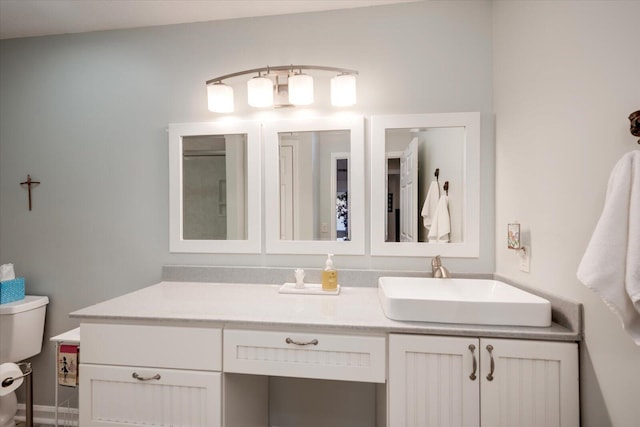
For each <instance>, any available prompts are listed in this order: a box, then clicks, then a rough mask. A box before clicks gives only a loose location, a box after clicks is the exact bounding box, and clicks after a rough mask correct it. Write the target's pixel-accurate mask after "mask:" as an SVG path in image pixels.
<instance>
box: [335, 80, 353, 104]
mask: <svg viewBox="0 0 640 427" xmlns="http://www.w3.org/2000/svg"><path fill="white" fill-rule="evenodd" d="M355 104H356V76H354V75H353V74H340V75H337V76H335V77H334V78H332V79H331V105H333V106H334V107H348V106H350V105H355Z"/></svg>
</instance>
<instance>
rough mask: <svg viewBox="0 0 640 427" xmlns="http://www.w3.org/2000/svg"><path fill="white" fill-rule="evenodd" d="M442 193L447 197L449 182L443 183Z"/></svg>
mask: <svg viewBox="0 0 640 427" xmlns="http://www.w3.org/2000/svg"><path fill="white" fill-rule="evenodd" d="M444 192H445V194H446V195H447V196H448V195H449V181H445V182H444Z"/></svg>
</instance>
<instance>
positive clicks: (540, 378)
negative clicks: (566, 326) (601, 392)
mask: <svg viewBox="0 0 640 427" xmlns="http://www.w3.org/2000/svg"><path fill="white" fill-rule="evenodd" d="M480 347H481V355H480V359H481V369H480V371H481V394H482V407H481V413H482V425H485V426H504V427H509V426H522V427H527V426H531V427H541V426H548V427H550V426H562V427H573V426H576V427H577V426H578V425H579V424H580V416H579V403H578V390H579V386H578V381H579V380H578V345H577V344H575V343H559V342H545V341H524V340H505V339H481V340H480ZM492 364H493V367H492Z"/></svg>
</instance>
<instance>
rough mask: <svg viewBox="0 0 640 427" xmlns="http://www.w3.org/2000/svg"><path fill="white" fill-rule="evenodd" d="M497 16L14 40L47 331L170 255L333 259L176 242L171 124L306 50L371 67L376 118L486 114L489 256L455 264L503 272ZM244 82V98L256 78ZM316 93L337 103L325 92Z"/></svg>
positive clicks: (280, 261)
mask: <svg viewBox="0 0 640 427" xmlns="http://www.w3.org/2000/svg"><path fill="white" fill-rule="evenodd" d="M492 19H493V17H492V7H491V3H490V2H486V1H477V2H466V1H463V2H457V1H447V2H419V3H411V4H403V5H395V6H381V7H372V8H364V9H351V10H344V11H339V12H322V13H312V14H302V15H289V16H276V17H264V18H256V19H240V20H232V21H223V22H211V23H197V24H186V25H175V26H165V27H155V28H146V29H136V30H124V31H109V32H95V33H87V34H77V35H61V36H51V37H38V38H26V39H15V40H4V41H2V42H0V94H1V96H0V262H2V263H5V262H13V263H14V264H15V266H16V270H17V273H18V274H19V275H21V276H24V277H25V278H26V285H27V291H28V293H29V294H36V295H38V294H40V295H48V296H49V297H50V299H51V303H50V305H49V307H48V315H47V325H46V330H45V335H46V338H47V339H48V338H49V337H51V336H53V335H56V334H58V333H61V332H63V331H65V330H67V329H70V328H72V327H75V326H77V323H76V322H75V321H72V320H70V319H69V318H68V313H69V312H71V311H73V310H76V309H79V308H81V307H84V306H87V305H89V304H93V303H95V302H98V301H102V300H105V299H108V298H111V297H115V296H118V295H122V294H124V293H126V292H129V291H133V290H136V289H139V288H142V287H144V286H147V285H150V284H152V283H154V282H157V281H159V280H160V273H161V266H162V265H164V264H194V265H239V266H240V265H256V266H287V267H322V265H323V262H324V258H325V257H324V256H323V255H317V256H293V257H292V256H268V255H264V254H263V255H251V256H244V255H186V254H170V253H169V251H168V246H169V245H168V150H167V147H168V142H167V140H168V135H167V133H166V128H167V124H168V123H172V122H193V121H209V120H216V119H218V118H219V116H218V115H215V114H213V113H210V112H209V111H208V110H207V108H206V91H205V86H204V82H205V81H206V80H207V79H209V78H212V77H215V76H217V75H222V74H226V73H231V72H234V71H238V70H243V69H250V68H254V67H260V66H266V65H281V64H289V63H302V64H306V63H310V64H317V65H329V66H337V67H345V68H351V69H357V70H359V71H360V77H359V80H358V85H359V86H358V107H357V108H356V109H353V110H352V111H355V112H359V113H361V114H365V115H367V116H368V115H371V114H392V113H396V114H398V113H428V112H460V111H480V112H481V113H482V149H481V162H482V174H481V190H482V195H481V221H480V224H481V234H480V237H481V251H480V252H481V257H480V258H479V259H452V260H448V261H447V264H448V267H450V268H451V269H452V270H453V271H457V272H477V273H486V272H493V270H494V265H495V263H494V257H495V251H494V228H493V227H494V220H493V218H494V190H493V188H494V172H493V170H494V143H493V141H494V134H493V117H492V108H493V100H492V91H493V80H492V79H493V74H492ZM234 84H235V85H237V87H238V89H237V92H238V95H237V96H238V98H239V99H241V97H242V86H243V85H244V82H243V81H241V80H238V81H236V82H235V83H234ZM323 97H324V99H323ZM318 98H320V99H319V101H320V104H319V105H326V104H328V95H320V94H319V95H318ZM322 102H324V104H322ZM237 104H239V105H241V104H242V103H241V102H238V103H237ZM315 108H316V109H317V110H322V107H315ZM238 110H239V111H237V113H236V114H235V115H236V116H239V117H245V118H253V117H259V114H256V113H254V112H253V111H250V110H249V109H248V107H244V108H239V109H238ZM320 112H322V111H320ZM275 114H277V115H281V116H284V115H287V114H289V115H291V114H293V113H291V112H276V113H275ZM367 133H368V132H367ZM367 171H368V167H367ZM27 173H30V174H31V175H32V177H33V178H34V179H36V180H40V181H41V182H42V184H41V185H40V186H38V187H37V188H35V189H34V192H33V203H34V210H33V211H31V212H29V211H28V210H27V195H26V191H25V189H24V188H21V187H20V185H19V182H21V181H22V180H24V179H25V178H26V175H27ZM367 181H368V178H367ZM367 227H368V219H367ZM427 264H428V260H427V259H426V258H374V257H370V256H360V257H355V256H352V257H347V256H345V257H336V266H337V267H338V268H360V269H369V268H372V267H373V266H375V267H376V268H377V269H402V270H418V271H427V270H428V269H430V268H429V267H427ZM53 358H54V355H53V347H52V345H51V344H50V343H48V341H47V342H46V343H45V347H44V349H43V353H42V354H41V355H40V356H38V357H36V358H35V359H34V362H35V370H36V372H37V373H38V375H37V376H36V383H35V393H34V400H35V403H36V404H44V405H46V404H51V403H52V402H53V372H52V370H53V365H52V363H53Z"/></svg>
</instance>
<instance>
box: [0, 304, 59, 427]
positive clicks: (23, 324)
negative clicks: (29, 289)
mask: <svg viewBox="0 0 640 427" xmlns="http://www.w3.org/2000/svg"><path fill="white" fill-rule="evenodd" d="M48 303H49V298H48V297H39V296H33V295H27V296H26V297H25V298H24V299H23V300H20V301H15V302H10V303H7V304H0V364H2V363H6V362H14V363H17V362H20V361H22V360H25V359H28V358H30V357H33V356H35V355H36V354H38V353H40V351H41V350H42V337H43V333H44V315H45V312H46V309H47V304H48ZM1 380H2V379H0V381H1ZM17 406H18V403H17V399H16V394H15V392H11V393H9V394H7V395H5V396H2V397H0V427H14V426H15V422H14V417H15V415H16V410H17Z"/></svg>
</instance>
